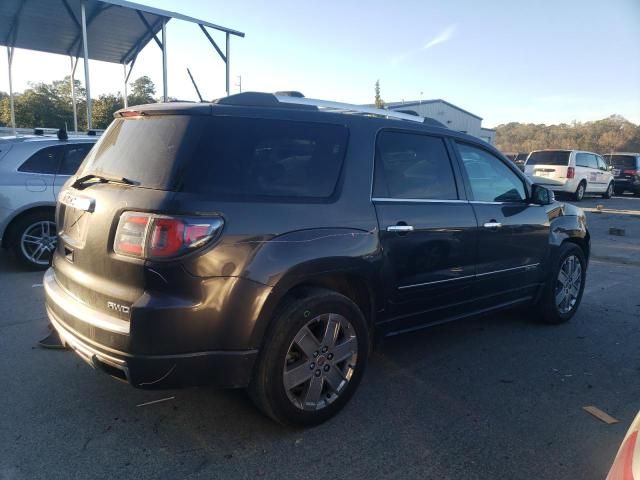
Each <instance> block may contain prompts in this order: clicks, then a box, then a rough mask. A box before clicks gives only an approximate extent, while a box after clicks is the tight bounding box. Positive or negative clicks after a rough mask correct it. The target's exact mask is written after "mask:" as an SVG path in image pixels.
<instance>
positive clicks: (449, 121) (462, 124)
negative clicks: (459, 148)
mask: <svg viewBox="0 0 640 480" xmlns="http://www.w3.org/2000/svg"><path fill="white" fill-rule="evenodd" d="M385 108H388V109H389V110H413V111H414V112H416V113H417V114H418V115H420V116H421V117H430V118H433V119H434V120H437V121H439V122H440V123H443V124H444V125H446V126H447V127H449V128H450V129H452V130H457V131H459V132H465V133H468V134H469V135H473V136H474V137H478V138H481V139H482V140H484V141H485V142H487V143H490V144H491V145H495V143H496V132H495V130H493V129H490V128H483V127H482V117H479V116H478V115H475V114H473V113H471V112H469V111H467V110H464V109H463V108H460V107H458V106H457V105H454V104H453V103H449V102H447V101H446V100H442V99H435V100H414V101H408V102H389V103H387V104H386V105H385Z"/></svg>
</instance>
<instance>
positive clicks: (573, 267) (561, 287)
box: [556, 255, 582, 314]
mask: <svg viewBox="0 0 640 480" xmlns="http://www.w3.org/2000/svg"><path fill="white" fill-rule="evenodd" d="M581 286H582V264H581V263H580V259H579V258H578V257H577V256H576V255H569V256H568V257H567V258H565V259H564V261H563V262H562V265H561V266H560V270H559V271H558V279H557V282H556V306H557V307H558V311H559V312H560V313H562V314H566V313H569V312H570V311H571V310H573V309H574V308H575V306H576V303H577V301H578V295H579V294H580V287H581Z"/></svg>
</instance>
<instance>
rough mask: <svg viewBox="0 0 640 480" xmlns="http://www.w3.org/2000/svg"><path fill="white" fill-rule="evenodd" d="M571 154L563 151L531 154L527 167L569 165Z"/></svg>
mask: <svg viewBox="0 0 640 480" xmlns="http://www.w3.org/2000/svg"><path fill="white" fill-rule="evenodd" d="M569 153H570V152H567V151H562V150H545V151H542V152H531V155H529V159H528V160H527V165H569Z"/></svg>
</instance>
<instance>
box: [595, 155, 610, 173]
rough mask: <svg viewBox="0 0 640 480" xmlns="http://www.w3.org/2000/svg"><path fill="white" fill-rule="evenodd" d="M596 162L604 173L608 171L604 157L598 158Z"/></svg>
mask: <svg viewBox="0 0 640 480" xmlns="http://www.w3.org/2000/svg"><path fill="white" fill-rule="evenodd" d="M596 161H597V162H598V168H599V169H600V170H604V171H606V170H608V168H607V164H606V163H605V162H604V160H603V159H602V157H596Z"/></svg>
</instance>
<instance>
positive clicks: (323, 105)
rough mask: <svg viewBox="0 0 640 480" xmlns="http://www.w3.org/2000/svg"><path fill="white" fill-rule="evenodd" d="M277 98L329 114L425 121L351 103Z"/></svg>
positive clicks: (286, 97) (407, 115) (282, 101)
mask: <svg viewBox="0 0 640 480" xmlns="http://www.w3.org/2000/svg"><path fill="white" fill-rule="evenodd" d="M275 97H276V99H277V100H278V102H280V103H289V104H296V105H307V106H314V107H317V108H318V109H321V110H324V111H328V112H337V113H362V114H365V115H375V116H378V117H385V118H393V119H397V120H409V121H411V122H417V123H423V120H424V119H423V118H422V117H417V116H415V115H409V114H406V113H401V112H397V111H393V110H384V109H382V108H373V107H363V106H361V105H353V104H351V103H340V102H331V101H327V100H316V99H314V98H299V97H290V96H283V95H276V96H275Z"/></svg>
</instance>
